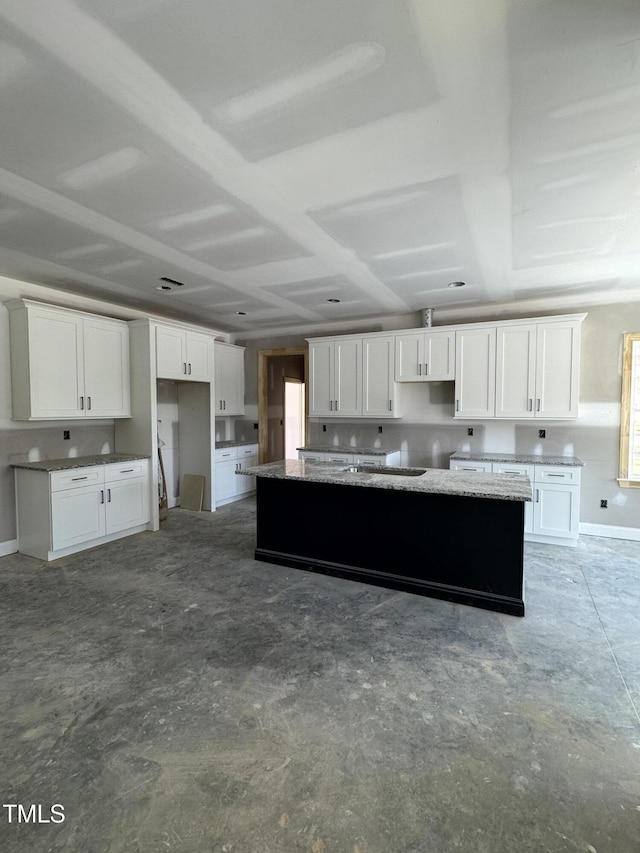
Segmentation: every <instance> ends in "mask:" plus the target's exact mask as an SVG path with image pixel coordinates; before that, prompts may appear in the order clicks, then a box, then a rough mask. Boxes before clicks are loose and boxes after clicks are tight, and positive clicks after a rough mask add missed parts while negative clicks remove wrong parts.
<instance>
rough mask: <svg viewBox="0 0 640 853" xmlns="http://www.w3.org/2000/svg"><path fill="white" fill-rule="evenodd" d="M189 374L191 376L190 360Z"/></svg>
mask: <svg viewBox="0 0 640 853" xmlns="http://www.w3.org/2000/svg"><path fill="white" fill-rule="evenodd" d="M189 376H191V362H189Z"/></svg>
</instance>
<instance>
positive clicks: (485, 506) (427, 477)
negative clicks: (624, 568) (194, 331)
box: [239, 459, 531, 616]
mask: <svg viewBox="0 0 640 853" xmlns="http://www.w3.org/2000/svg"><path fill="white" fill-rule="evenodd" d="M239 473H240V474H242V475H244V476H254V477H257V547H256V551H255V557H256V559H257V560H262V561H264V562H268V563H277V564H278V565H283V566H291V567H293V568H298V569H307V570H310V571H315V572H322V573H325V574H330V575H336V576H339V577H346V578H350V579H352V580H360V581H364V582H367V583H373V584H377V585H381V586H386V587H391V588H394V589H401V590H405V591H407V592H413V593H419V594H421V595H427V596H431V597H434V598H443V599H446V600H448V601H455V602H459V603H462V604H470V605H474V606H476V607H483V608H485V609H488V610H497V611H501V612H503V613H509V614H512V615H514V616H524V598H523V529H524V506H525V502H526V501H530V500H531V485H530V483H529V481H528V479H527V478H522V477H519V478H518V477H514V476H511V475H508V474H485V475H483V474H477V473H473V474H469V473H467V472H464V471H449V470H442V469H437V468H428V469H424V468H422V469H412V468H385V469H383V471H380V470H379V469H375V468H368V467H367V466H357V465H346V466H345V465H336V464H333V463H325V462H309V461H307V460H290V459H288V460H286V461H284V462H270V463H268V464H266V465H256V466H255V467H252V468H246V469H244V470H243V471H242V472H239Z"/></svg>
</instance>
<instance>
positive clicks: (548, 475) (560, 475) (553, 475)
mask: <svg viewBox="0 0 640 853" xmlns="http://www.w3.org/2000/svg"><path fill="white" fill-rule="evenodd" d="M546 476H547V477H563V478H564V477H565V476H566V474H549V473H547V475H546Z"/></svg>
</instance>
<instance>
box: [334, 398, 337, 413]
mask: <svg viewBox="0 0 640 853" xmlns="http://www.w3.org/2000/svg"><path fill="white" fill-rule="evenodd" d="M334 403H335V404H336V409H335V410H336V412H337V411H338V401H337V400H334Z"/></svg>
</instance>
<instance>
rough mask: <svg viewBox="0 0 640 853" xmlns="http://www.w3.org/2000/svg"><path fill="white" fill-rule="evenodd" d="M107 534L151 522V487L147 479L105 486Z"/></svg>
mask: <svg viewBox="0 0 640 853" xmlns="http://www.w3.org/2000/svg"><path fill="white" fill-rule="evenodd" d="M105 494H106V501H105V508H106V532H107V533H116V532H118V531H120V530H128V529H129V528H130V527H137V526H139V525H141V524H146V523H147V522H148V521H149V485H148V481H147V478H146V477H134V478H132V479H130V480H115V481H112V482H107V483H106V484H105Z"/></svg>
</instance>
